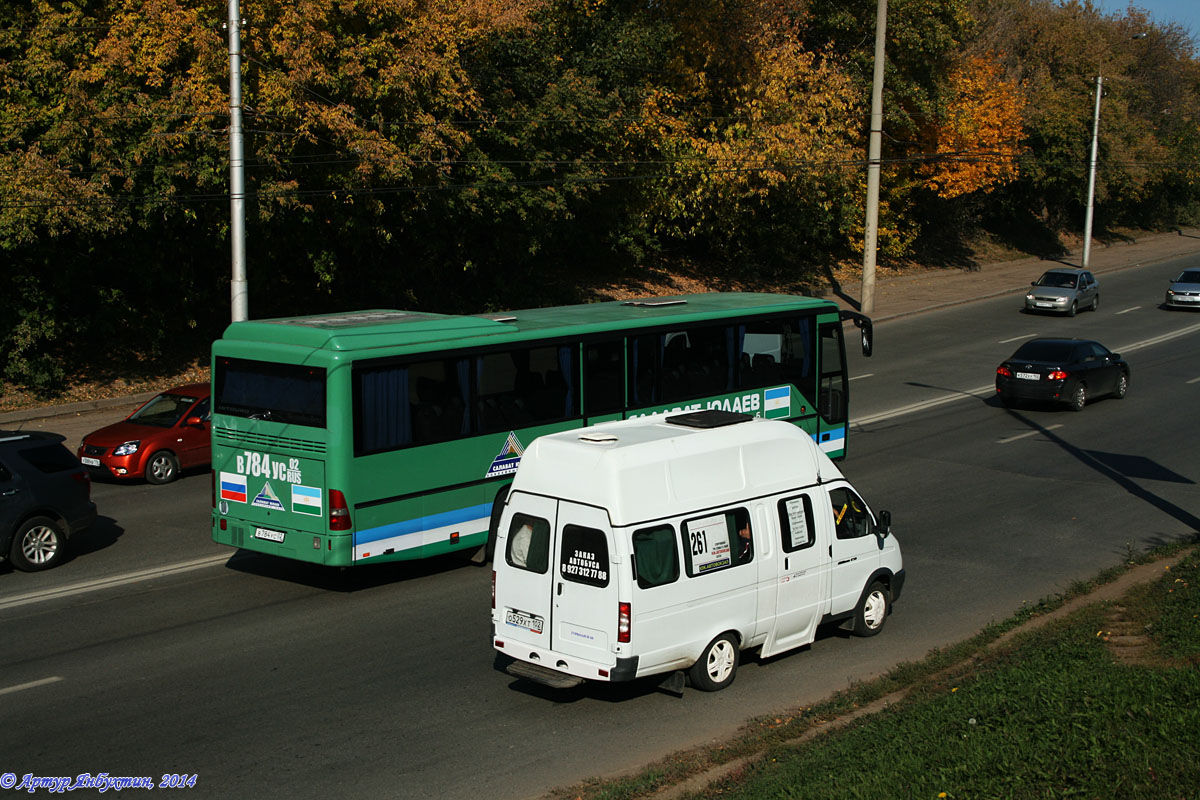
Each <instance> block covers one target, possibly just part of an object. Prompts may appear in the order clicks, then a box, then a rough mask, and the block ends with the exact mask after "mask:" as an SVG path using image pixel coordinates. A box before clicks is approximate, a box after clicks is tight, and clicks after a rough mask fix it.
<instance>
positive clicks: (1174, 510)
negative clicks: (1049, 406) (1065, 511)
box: [1005, 408, 1200, 540]
mask: <svg viewBox="0 0 1200 800" xmlns="http://www.w3.org/2000/svg"><path fill="white" fill-rule="evenodd" d="M1005 411H1006V412H1007V413H1008V415H1009V416H1010V417H1012V418H1013V419H1015V420H1017V421H1018V422H1020V423H1022V424H1024V425H1025V426H1026V427H1028V428H1029V429H1030V430H1032V431H1036V432H1037V433H1039V434H1040V435H1041V436H1043V437H1045V438H1046V440H1047V441H1049V442H1050V443H1051V444H1053V445H1056V446H1057V447H1058V448H1059V449H1060V450H1062V451H1063V452H1064V453H1066V454H1067V455H1069V456H1071V457H1072V458H1074V459H1075V460H1077V461H1079V462H1080V463H1081V464H1083V465H1084V466H1086V467H1088V468H1089V469H1091V470H1092V471H1094V472H1095V473H1097V474H1098V475H1101V476H1103V477H1105V478H1107V479H1108V480H1110V481H1112V483H1114V484H1116V486H1118V487H1120V488H1121V489H1123V490H1124V491H1125V492H1126V493H1127V494H1129V495H1132V496H1133V497H1134V498H1136V499H1138V500H1141V501H1142V502H1144V503H1146V504H1147V505H1149V506H1150V507H1152V508H1154V509H1157V510H1158V511H1160V512H1162V513H1164V514H1166V515H1167V516H1169V517H1171V518H1172V519H1175V520H1177V521H1179V522H1182V523H1183V524H1184V525H1186V526H1187V527H1188V528H1189V529H1190V530H1191V531H1192V538H1193V539H1196V540H1200V517H1197V516H1196V515H1195V514H1193V513H1192V512H1190V511H1188V510H1187V509H1185V508H1181V507H1180V506H1177V505H1175V504H1174V503H1172V502H1171V501H1170V500H1167V499H1166V498H1165V497H1160V496H1159V495H1157V494H1155V493H1154V492H1152V491H1150V490H1149V489H1146V488H1144V487H1142V486H1140V485H1138V484H1137V483H1136V482H1135V481H1134V480H1133V479H1134V478H1135V477H1136V478H1143V479H1150V480H1169V481H1170V482H1172V483H1185V484H1194V483H1195V481H1192V480H1190V479H1189V478H1186V477H1184V476H1182V475H1178V474H1177V473H1175V472H1173V471H1172V470H1169V469H1167V468H1166V467H1164V466H1162V465H1160V464H1158V463H1157V462H1155V461H1154V460H1153V459H1149V458H1146V457H1144V456H1138V455H1130V454H1123V453H1100V452H1096V451H1089V450H1084V449H1083V448H1081V447H1077V446H1075V445H1073V444H1071V443H1070V442H1068V441H1067V440H1066V439H1064V438H1062V437H1061V436H1058V435H1057V434H1055V433H1054V431H1052V430H1050V429H1049V428H1047V427H1045V426H1043V425H1041V424H1039V423H1037V422H1036V421H1034V420H1032V419H1030V418H1029V417H1027V416H1025V415H1024V414H1022V413H1021V412H1020V411H1018V410H1017V409H1014V408H1007V409H1005ZM1160 476H1166V477H1160Z"/></svg>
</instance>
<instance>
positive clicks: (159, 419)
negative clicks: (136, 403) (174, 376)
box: [129, 394, 196, 428]
mask: <svg viewBox="0 0 1200 800" xmlns="http://www.w3.org/2000/svg"><path fill="white" fill-rule="evenodd" d="M195 402H196V398H194V397H187V396H185V395H182V394H160V395H159V396H158V397H156V398H154V399H153V400H151V401H150V402H149V403H146V405H144V406H142V407H141V408H139V409H138V410H137V411H136V412H135V413H134V415H133V416H131V417H130V418H129V421H130V422H136V423H138V424H139V425H153V426H155V427H156V428H169V427H171V426H172V425H174V424H175V423H176V422H179V420H180V419H181V418H182V417H183V415H184V414H185V413H186V412H187V410H188V409H189V408H191V407H192V404H194V403H195Z"/></svg>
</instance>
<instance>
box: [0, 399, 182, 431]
mask: <svg viewBox="0 0 1200 800" xmlns="http://www.w3.org/2000/svg"><path fill="white" fill-rule="evenodd" d="M158 394H160V390H154V391H150V392H139V393H137V394H127V395H124V396H122V397H108V398H105V399H103V400H84V401H82V402H79V403H65V404H63V405H61V406H45V407H42V408H26V409H22V410H20V411H5V412H3V413H0V425H5V424H7V423H9V422H28V421H29V420H31V419H45V418H49V417H63V416H66V415H68V414H82V413H84V412H86V411H99V410H101V409H104V408H113V407H114V406H125V405H134V404H139V405H140V404H141V403H144V402H146V401H147V400H149V399H150V398H152V397H154V396H155V395H158Z"/></svg>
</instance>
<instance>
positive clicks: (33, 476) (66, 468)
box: [0, 431, 96, 572]
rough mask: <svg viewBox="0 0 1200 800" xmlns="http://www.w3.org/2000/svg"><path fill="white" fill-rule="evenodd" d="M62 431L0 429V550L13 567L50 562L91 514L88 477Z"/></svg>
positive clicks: (58, 558) (61, 554) (40, 566)
mask: <svg viewBox="0 0 1200 800" xmlns="http://www.w3.org/2000/svg"><path fill="white" fill-rule="evenodd" d="M62 441H63V437H61V436H59V435H58V434H56V433H45V432H43V431H26V432H21V431H0V556H2V555H7V556H8V560H9V562H10V563H11V564H12V565H13V566H14V567H16V568H17V569H19V570H24V571H25V572H33V571H35V570H41V569H49V568H50V567H53V566H55V565H56V564H58V563H59V562H60V561H62V560H63V557H64V556H65V554H66V548H67V539H68V537H69V536H72V535H74V534H76V533H79V532H80V531H82V530H84V529H85V528H87V527H88V526H89V525H91V524H92V522H93V521H94V520H95V519H96V504H95V503H93V502H92V499H91V495H92V481H91V478H89V477H88V474H87V470H85V469H84V468H83V467H82V466H81V465H80V463H79V460H78V459H77V458H75V456H74V454H72V453H71V451H70V450H68V449H67V448H66V447H64V446H63V445H62Z"/></svg>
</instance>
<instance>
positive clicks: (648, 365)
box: [628, 333, 663, 408]
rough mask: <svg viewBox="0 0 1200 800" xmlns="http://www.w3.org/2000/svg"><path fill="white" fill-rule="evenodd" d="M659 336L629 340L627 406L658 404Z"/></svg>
mask: <svg viewBox="0 0 1200 800" xmlns="http://www.w3.org/2000/svg"><path fill="white" fill-rule="evenodd" d="M662 340H663V336H662V335H661V334H656V333H653V334H647V335H645V336H634V337H631V338H630V339H629V359H628V364H629V405H630V407H633V408H637V407H639V406H648V405H653V404H654V403H657V402H659V389H658V385H659V373H660V372H661V368H660V359H661V350H662V348H663V345H662V344H661V342H662Z"/></svg>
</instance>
